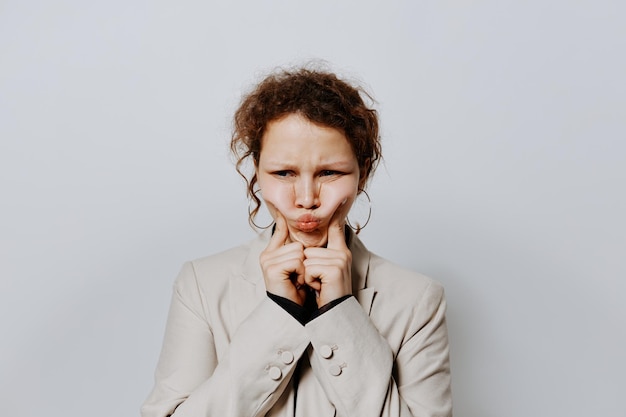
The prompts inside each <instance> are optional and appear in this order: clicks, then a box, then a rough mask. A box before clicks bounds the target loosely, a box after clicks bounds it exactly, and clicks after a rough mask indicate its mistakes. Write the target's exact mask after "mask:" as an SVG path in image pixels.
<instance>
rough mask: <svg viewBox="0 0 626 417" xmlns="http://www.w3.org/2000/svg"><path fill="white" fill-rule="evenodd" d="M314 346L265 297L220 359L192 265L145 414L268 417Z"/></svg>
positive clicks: (178, 289) (180, 283)
mask: <svg viewBox="0 0 626 417" xmlns="http://www.w3.org/2000/svg"><path fill="white" fill-rule="evenodd" d="M308 344H309V340H308V338H307V336H306V332H305V331H304V328H303V326H302V325H301V324H300V323H298V321H297V320H295V319H294V318H293V317H292V316H291V315H289V314H288V313H287V312H285V311H284V310H283V309H282V308H281V307H280V306H278V305H276V303H274V302H273V301H271V300H269V299H267V298H266V299H264V300H263V301H261V302H260V304H259V305H258V306H257V307H256V308H255V309H254V310H253V311H252V313H251V314H250V315H249V316H248V317H247V318H246V319H245V320H244V321H243V322H242V323H241V324H240V325H239V327H238V328H237V330H236V332H235V333H234V335H233V337H232V340H231V343H230V345H229V347H228V351H227V352H226V353H225V354H223V355H222V357H221V358H219V360H218V352H217V351H216V347H215V344H214V338H213V332H212V328H211V321H210V318H208V317H206V316H205V313H204V309H203V308H202V298H201V297H200V294H199V291H198V285H197V282H196V277H195V273H194V270H193V267H192V265H191V264H185V266H184V267H183V270H182V271H181V273H180V275H179V277H178V279H177V280H176V283H175V285H174V291H173V295H172V302H171V305H170V311H169V315H168V320H167V325H166V331H165V337H164V342H163V348H162V351H161V355H160V358H159V362H158V365H157V370H156V373H155V386H154V389H153V391H152V393H151V394H150V396H149V397H148V399H147V400H146V401H145V403H144V404H143V406H142V408H141V414H142V416H143V417H166V416H174V417H188V416H189V417H200V416H206V417H231V416H232V417H243V416H263V415H264V414H265V413H266V412H267V410H269V409H270V408H271V407H272V406H273V405H274V403H275V402H276V401H277V400H278V398H279V397H280V395H281V393H282V392H283V391H284V390H285V388H286V387H287V385H288V384H289V380H290V378H291V376H292V374H293V371H294V369H295V366H296V364H297V361H298V359H299V358H300V357H301V356H302V354H303V352H304V351H305V349H306V347H307V346H308ZM251 346H254V348H253V349H251Z"/></svg>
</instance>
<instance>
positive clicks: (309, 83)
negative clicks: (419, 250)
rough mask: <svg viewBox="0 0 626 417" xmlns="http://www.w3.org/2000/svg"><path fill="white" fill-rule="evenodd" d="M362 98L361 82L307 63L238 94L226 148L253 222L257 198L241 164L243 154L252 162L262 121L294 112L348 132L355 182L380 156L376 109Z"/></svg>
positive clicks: (366, 174)
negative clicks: (248, 201) (357, 174)
mask: <svg viewBox="0 0 626 417" xmlns="http://www.w3.org/2000/svg"><path fill="white" fill-rule="evenodd" d="M364 99H365V100H369V101H370V102H373V99H372V97H371V96H370V95H369V94H368V93H367V92H366V91H365V90H364V89H363V88H362V87H359V86H352V85H350V84H348V83H347V82H345V81H343V80H340V79H339V78H338V77H337V76H336V75H335V74H334V73H332V72H327V71H321V70H316V69H308V68H297V69H295V70H285V69H282V70H279V71H276V72H274V73H272V74H270V75H269V76H267V77H266V78H265V79H263V80H262V81H261V82H260V83H259V84H258V85H256V87H255V88H254V89H253V90H252V91H251V92H249V93H248V94H246V95H245V96H244V97H243V98H242V101H241V103H240V105H239V108H238V109H237V111H236V112H235V116H234V120H233V134H232V139H231V143H230V149H231V151H232V153H233V155H234V156H235V158H236V161H237V162H236V168H237V172H238V173H239V174H240V175H241V176H242V177H243V178H244V180H245V181H246V183H247V186H248V187H247V188H248V189H247V192H248V197H249V198H250V199H251V201H252V202H253V205H254V207H253V208H252V209H251V210H249V219H248V220H249V222H250V224H251V225H252V226H253V227H254V222H253V220H254V217H255V216H256V214H257V213H258V211H259V209H260V207H261V200H260V199H259V197H258V196H257V195H256V191H258V190H255V185H256V183H257V177H256V173H253V174H252V176H251V177H250V178H248V177H247V176H246V174H245V173H244V172H243V165H244V163H245V161H246V160H247V159H248V158H249V157H252V160H253V162H254V165H255V166H256V165H257V164H258V162H259V156H260V153H261V146H262V139H263V134H264V133H265V129H266V128H267V125H268V123H270V122H272V121H274V120H277V119H280V118H281V117H283V116H286V115H288V114H292V113H296V114H299V115H301V116H304V117H306V118H307V119H308V120H310V121H311V122H313V123H316V124H319V125H321V126H327V127H332V128H335V129H338V130H340V131H341V132H342V133H343V134H344V135H345V136H346V137H347V138H348V140H349V142H350V145H351V146H352V150H353V151H354V154H355V155H356V158H357V161H358V164H359V168H360V169H361V172H363V173H364V178H362V181H361V182H360V184H362V185H364V184H365V183H366V182H367V180H368V179H369V178H370V176H371V174H372V173H373V172H374V170H375V169H376V166H377V165H378V161H379V160H380V158H381V146H380V138H379V133H378V113H377V112H376V110H374V109H372V108H370V107H368V106H367V105H366V103H365V100H364ZM360 191H361V190H359V192H360Z"/></svg>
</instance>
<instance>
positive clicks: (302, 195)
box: [294, 178, 320, 209]
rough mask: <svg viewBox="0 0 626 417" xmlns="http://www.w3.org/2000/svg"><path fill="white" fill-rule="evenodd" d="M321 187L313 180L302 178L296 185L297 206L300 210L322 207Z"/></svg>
mask: <svg viewBox="0 0 626 417" xmlns="http://www.w3.org/2000/svg"><path fill="white" fill-rule="evenodd" d="M319 189H320V185H319V183H318V182H317V181H315V180H314V179H313V178H300V180H299V181H297V182H296V183H295V184H294V194H295V196H296V200H295V203H296V206H297V207H298V208H305V209H316V208H318V207H319V206H320V200H319V191H320V190H319Z"/></svg>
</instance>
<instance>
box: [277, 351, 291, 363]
mask: <svg viewBox="0 0 626 417" xmlns="http://www.w3.org/2000/svg"><path fill="white" fill-rule="evenodd" d="M280 359H281V360H282V361H283V363H284V364H285V365H289V364H290V363H291V362H293V353H291V352H287V351H286V352H283V353H281V355H280Z"/></svg>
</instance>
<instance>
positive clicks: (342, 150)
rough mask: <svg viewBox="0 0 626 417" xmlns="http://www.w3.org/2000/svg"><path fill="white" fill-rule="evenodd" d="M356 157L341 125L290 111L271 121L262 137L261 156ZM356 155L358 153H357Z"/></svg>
mask: <svg viewBox="0 0 626 417" xmlns="http://www.w3.org/2000/svg"><path fill="white" fill-rule="evenodd" d="M306 155H310V156H314V155H316V156H319V157H328V156H330V155H336V156H337V157H339V156H341V157H355V155H354V151H353V150H352V146H351V144H350V142H349V140H348V138H347V137H346V136H345V134H344V133H343V132H342V131H341V130H338V129H335V128H332V127H328V126H323V125H319V124H316V123H313V122H311V121H310V120H308V119H307V118H305V117H304V116H301V115H298V114H289V115H287V116H284V117H282V118H280V119H277V120H274V121H271V122H270V123H268V125H267V128H266V129H265V133H264V134H263V138H262V140H261V156H264V157H271V156H276V157H281V158H285V157H290V156H291V157H295V156H306ZM355 158H356V157H355Z"/></svg>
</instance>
